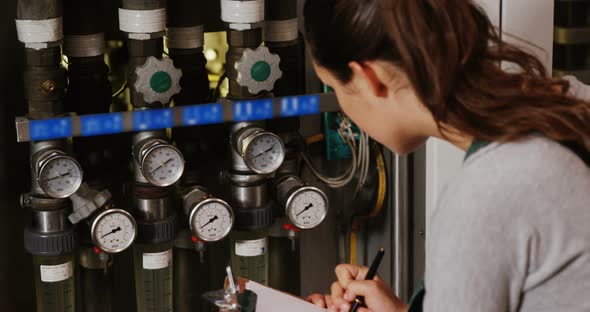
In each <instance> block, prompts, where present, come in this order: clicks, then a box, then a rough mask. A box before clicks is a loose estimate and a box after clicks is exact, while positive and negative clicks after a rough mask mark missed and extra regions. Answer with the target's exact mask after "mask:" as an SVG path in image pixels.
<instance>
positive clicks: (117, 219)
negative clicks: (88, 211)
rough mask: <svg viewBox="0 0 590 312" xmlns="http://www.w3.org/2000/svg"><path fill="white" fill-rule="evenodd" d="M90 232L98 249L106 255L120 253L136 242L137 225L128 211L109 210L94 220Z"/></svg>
mask: <svg viewBox="0 0 590 312" xmlns="http://www.w3.org/2000/svg"><path fill="white" fill-rule="evenodd" d="M90 231H91V235H92V242H93V243H94V244H95V245H96V246H97V247H98V248H100V249H101V250H102V251H104V252H106V253H111V254H112V253H119V252H122V251H124V250H126V249H127V248H129V247H130V246H131V244H133V242H134V241H135V237H136V236H137V224H136V223H135V219H134V218H133V217H132V216H131V215H130V214H129V213H128V212H127V211H125V210H121V209H107V210H105V211H103V212H102V213H100V214H99V215H98V216H97V217H96V218H95V219H94V221H93V222H92V227H91V230H90Z"/></svg>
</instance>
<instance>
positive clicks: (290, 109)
mask: <svg viewBox="0 0 590 312" xmlns="http://www.w3.org/2000/svg"><path fill="white" fill-rule="evenodd" d="M319 113H320V97H319V96H318V95H304V96H292V97H285V98H282V99H281V113H280V116H281V117H294V116H303V115H313V114H319Z"/></svg>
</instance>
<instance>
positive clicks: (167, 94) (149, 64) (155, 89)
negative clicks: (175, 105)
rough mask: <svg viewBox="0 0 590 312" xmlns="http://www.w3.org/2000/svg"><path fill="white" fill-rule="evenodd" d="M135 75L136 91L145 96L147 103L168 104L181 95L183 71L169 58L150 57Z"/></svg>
mask: <svg viewBox="0 0 590 312" xmlns="http://www.w3.org/2000/svg"><path fill="white" fill-rule="evenodd" d="M135 74H136V75H137V81H136V82H135V85H134V87H135V90H136V91H137V92H139V93H141V94H143V99H144V101H145V102H147V103H150V104H151V103H156V102H160V103H163V104H166V103H168V102H170V99H171V98H172V97H173V96H174V95H176V94H178V93H180V90H181V88H180V78H181V77H182V71H181V70H180V69H178V68H176V67H174V64H173V62H172V60H171V59H169V58H163V59H161V60H159V59H157V58H155V57H153V56H150V57H149V58H148V59H147V60H146V62H145V63H144V64H143V65H142V66H139V67H138V68H137V69H136V70H135Z"/></svg>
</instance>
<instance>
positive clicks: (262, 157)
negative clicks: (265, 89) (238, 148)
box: [242, 132, 285, 174]
mask: <svg viewBox="0 0 590 312" xmlns="http://www.w3.org/2000/svg"><path fill="white" fill-rule="evenodd" d="M246 140H247V142H246V143H245V144H244V149H243V153H242V155H243V158H244V162H245V163H246V165H247V166H248V168H250V169H251V170H252V171H254V172H256V173H259V174H269V173H272V172H275V171H276V170H277V169H279V167H280V166H281V164H282V163H283V160H284V159H285V145H284V144H283V141H282V140H281V139H280V138H279V137H278V136H277V135H275V134H273V133H270V132H260V133H257V134H254V135H252V137H251V138H247V139H246Z"/></svg>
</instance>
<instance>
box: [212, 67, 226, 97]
mask: <svg viewBox="0 0 590 312" xmlns="http://www.w3.org/2000/svg"><path fill="white" fill-rule="evenodd" d="M226 78H227V73H223V75H221V76H220V77H219V80H218V81H217V86H216V87H215V92H214V93H213V98H215V99H217V98H218V97H220V96H221V85H223V81H224V80H225V79H226Z"/></svg>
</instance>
